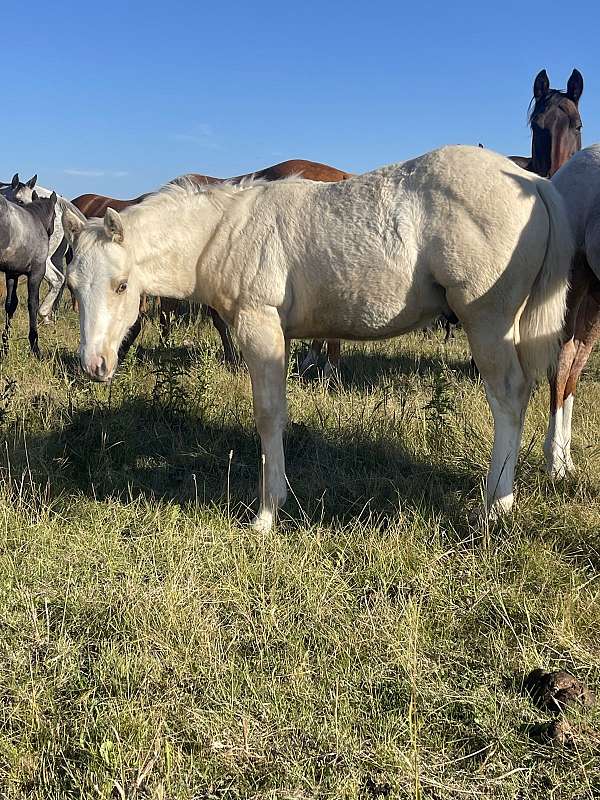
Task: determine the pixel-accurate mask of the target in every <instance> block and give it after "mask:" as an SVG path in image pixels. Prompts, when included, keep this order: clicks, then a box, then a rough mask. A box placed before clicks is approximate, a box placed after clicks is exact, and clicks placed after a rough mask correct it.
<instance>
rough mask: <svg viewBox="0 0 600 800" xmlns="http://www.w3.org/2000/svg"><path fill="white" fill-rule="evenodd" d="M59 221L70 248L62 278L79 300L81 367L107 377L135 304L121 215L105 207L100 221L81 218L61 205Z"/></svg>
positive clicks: (137, 298) (97, 377)
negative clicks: (66, 271)
mask: <svg viewBox="0 0 600 800" xmlns="http://www.w3.org/2000/svg"><path fill="white" fill-rule="evenodd" d="M62 222H63V229H64V231H65V235H66V237H67V239H68V241H69V242H70V244H71V246H72V248H73V260H72V262H71V264H70V265H69V268H68V273H67V282H68V284H69V287H70V288H71V290H72V291H73V293H74V294H75V297H76V298H77V301H78V303H79V330H80V343H79V359H80V361H81V366H82V367H83V369H84V370H85V372H87V374H88V375H89V376H90V377H91V378H93V379H94V380H96V381H108V380H110V378H112V376H113V375H114V373H115V370H116V368H117V364H118V352H119V346H120V345H121V342H122V341H123V338H124V337H125V334H126V333H127V331H128V330H129V329H130V328H131V326H132V325H133V323H134V322H135V321H136V319H137V316H138V311H139V305H140V294H141V292H140V287H139V286H138V285H137V283H136V280H135V278H134V276H133V275H132V266H133V259H132V256H131V253H130V252H129V251H128V249H127V243H126V236H125V229H124V226H123V220H122V218H121V216H120V215H119V213H118V212H117V211H114V210H113V209H112V208H109V209H107V211H106V214H105V215H104V219H103V220H95V219H93V220H89V221H87V222H84V221H83V220H81V219H80V218H79V217H78V216H76V215H75V214H74V213H73V212H72V211H71V210H70V209H69V208H66V209H65V211H64V213H63V218H62Z"/></svg>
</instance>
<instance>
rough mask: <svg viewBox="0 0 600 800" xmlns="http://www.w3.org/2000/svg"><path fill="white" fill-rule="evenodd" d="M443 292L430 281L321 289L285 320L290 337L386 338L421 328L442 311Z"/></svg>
mask: <svg viewBox="0 0 600 800" xmlns="http://www.w3.org/2000/svg"><path fill="white" fill-rule="evenodd" d="M445 308H446V301H445V295H444V293H443V291H442V290H441V288H440V287H437V286H435V285H433V284H431V283H429V285H427V284H426V283H422V284H418V283H417V282H415V281H413V282H411V283H410V284H409V285H406V284H405V283H404V282H402V281H398V282H396V281H390V283H389V285H387V286H385V287H382V286H381V285H373V284H371V285H370V286H369V285H368V284H367V285H366V286H365V287H364V290H358V291H349V290H348V289H340V290H339V291H337V292H335V291H331V290H329V289H328V287H322V291H321V292H320V293H319V294H318V295H316V296H314V297H313V302H312V304H311V303H310V301H308V302H307V303H306V304H302V307H301V308H299V307H296V308H294V309H293V312H292V314H290V317H289V319H288V320H287V325H286V332H287V334H288V336H290V338H305V337H308V336H317V337H319V338H339V339H357V340H360V339H385V338H387V337H390V336H398V335H399V334H401V333H406V332H408V331H410V330H413V329H415V328H419V327H422V326H423V324H426V323H427V322H428V321H429V320H431V319H432V318H434V317H435V316H437V315H438V314H439V313H440V312H442V311H443V310H445Z"/></svg>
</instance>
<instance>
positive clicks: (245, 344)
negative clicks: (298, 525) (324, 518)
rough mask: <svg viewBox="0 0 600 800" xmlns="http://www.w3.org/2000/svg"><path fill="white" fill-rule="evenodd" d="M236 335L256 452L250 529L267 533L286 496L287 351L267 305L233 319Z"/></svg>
mask: <svg viewBox="0 0 600 800" xmlns="http://www.w3.org/2000/svg"><path fill="white" fill-rule="evenodd" d="M236 334H237V339H238V342H239V345H240V348H241V351H242V355H243V356H244V359H245V361H246V364H247V366H248V371H249V372H250V379H251V381H252V393H253V401H254V419H255V422H256V428H257V430H258V434H259V436H260V442H261V448H262V464H261V470H260V481H259V485H260V497H259V500H260V505H259V510H258V514H257V515H256V517H255V518H254V521H253V526H254V527H255V528H256V529H257V530H261V531H268V530H270V529H271V526H272V524H273V519H274V517H275V515H276V513H277V509H278V508H279V506H281V505H283V503H285V500H286V497H287V483H286V477H285V457H284V453H283V430H284V428H285V425H286V422H287V404H286V396H285V380H286V373H287V354H288V353H289V348H288V347H287V344H286V341H285V338H284V335H283V330H282V326H281V321H280V319H279V314H278V313H277V310H276V309H275V308H273V307H265V308H259V309H248V310H241V311H240V312H239V313H238V314H237V316H236Z"/></svg>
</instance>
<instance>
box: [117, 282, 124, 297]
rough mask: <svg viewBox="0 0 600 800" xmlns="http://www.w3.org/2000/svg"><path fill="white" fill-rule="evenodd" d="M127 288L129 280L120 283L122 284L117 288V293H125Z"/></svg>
mask: <svg viewBox="0 0 600 800" xmlns="http://www.w3.org/2000/svg"><path fill="white" fill-rule="evenodd" d="M125 289H127V281H123V283H120V284H119V285H118V286H117V289H116V291H117V294H123V292H124V291H125Z"/></svg>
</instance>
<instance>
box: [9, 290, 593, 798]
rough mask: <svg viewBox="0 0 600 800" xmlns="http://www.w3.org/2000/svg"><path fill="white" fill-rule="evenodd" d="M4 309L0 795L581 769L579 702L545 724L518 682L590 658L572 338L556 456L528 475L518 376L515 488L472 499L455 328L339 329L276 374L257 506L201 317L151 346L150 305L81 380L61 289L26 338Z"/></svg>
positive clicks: (588, 453) (349, 782) (589, 442)
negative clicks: (269, 486) (572, 409)
mask: <svg viewBox="0 0 600 800" xmlns="http://www.w3.org/2000/svg"><path fill="white" fill-rule="evenodd" d="M25 316H26V315H25V314H24V313H23V307H22V306H21V307H20V309H19V311H18V312H17V317H18V324H17V328H16V330H15V332H14V335H13V338H12V341H11V348H10V354H9V356H8V358H7V359H5V361H4V362H3V364H2V366H1V368H0V425H1V427H2V438H3V447H2V455H1V457H0V466H1V469H2V476H1V483H0V517H1V520H2V525H1V532H0V624H1V626H2V636H1V639H0V691H1V692H2V703H1V705H0V796H1V797H2V798H10V799H11V800H12V798H32V800H38V799H39V800H55V799H56V800H58V799H59V798H163V800H180V799H181V800H184V799H185V800H191V799H192V798H194V799H195V800H212V799H213V798H214V799H217V798H219V799H220V798H223V800H226V799H229V798H231V799H232V800H233V798H281V800H284V798H289V799H290V800H304V799H306V800H308V798H386V797H389V798H428V800H446V799H449V798H452V799H454V798H511V799H512V800H529V798H532V800H533V799H534V798H536V799H537V798H540V800H559V799H560V800H563V798H564V799H566V798H569V799H571V798H572V799H573V800H575V799H581V800H583V798H597V797H600V727H599V722H600V710H598V708H595V709H590V710H586V711H577V710H575V711H573V712H572V713H571V715H570V719H571V722H572V724H573V727H574V730H575V739H574V744H573V746H571V747H564V748H557V747H553V746H551V745H549V744H544V743H543V741H540V737H539V736H538V735H537V731H538V728H537V727H536V726H539V725H541V724H543V723H545V722H547V721H549V720H550V717H549V716H548V715H547V714H544V713H543V712H541V711H539V710H538V709H537V708H536V707H535V706H534V704H533V703H532V701H531V699H530V698H529V697H528V696H526V695H525V694H524V692H523V688H522V680H523V675H524V674H525V673H527V672H528V671H529V670H531V669H532V668H534V667H538V666H540V667H544V668H548V669H558V668H565V669H568V670H569V671H571V672H573V673H574V674H575V675H577V676H578V677H579V678H580V679H582V680H583V681H584V682H585V683H586V684H587V685H588V686H592V687H598V686H599V685H600V634H599V630H600V604H599V597H600V574H599V568H600V493H599V489H600V436H599V431H600V358H599V357H598V355H596V356H595V359H594V360H593V362H592V364H591V365H590V368H589V369H588V370H587V373H586V375H585V376H584V379H583V381H582V383H581V389H580V398H579V400H578V403H577V407H576V414H575V446H574V454H575V458H576V462H577V465H578V467H579V472H578V474H577V476H576V478H575V479H569V480H568V481H566V482H565V483H563V484H557V485H553V484H552V483H551V482H550V481H549V480H548V479H547V478H546V477H545V475H544V472H543V460H542V440H543V435H544V430H545V424H546V407H547V389H546V387H545V386H541V387H540V388H539V389H538V390H537V392H536V394H535V397H534V399H533V401H532V404H531V406H530V410H529V413H528V417H527V422H526V427H525V435H524V446H523V453H522V458H521V461H520V465H519V470H518V495H517V497H518V510H517V511H516V513H515V514H514V516H512V517H511V518H510V519H507V520H504V521H503V522H502V523H501V524H498V525H496V526H494V527H491V528H489V529H483V528H478V527H473V526H471V525H470V524H469V521H468V520H469V519H470V518H471V516H470V512H471V511H472V510H473V509H474V508H475V507H476V506H477V505H478V503H479V502H480V499H481V491H482V482H483V477H484V473H485V468H486V466H487V463H488V458H489V452H490V448H491V417H490V414H489V411H488V408H487V404H486V402H485V398H484V394H483V389H482V386H481V384H480V383H479V382H478V381H477V380H476V379H474V378H473V377H472V376H471V375H470V374H469V371H468V368H467V365H468V349H467V346H466V341H465V339H464V337H463V336H462V335H458V336H457V339H456V340H455V341H454V342H451V343H450V344H449V345H448V346H444V345H443V343H442V341H441V336H438V337H433V338H430V339H425V338H424V337H423V336H422V335H421V334H414V335H412V336H408V337H405V338H404V339H401V340H395V341H393V342H389V343H383V344H378V345H373V346H371V345H364V346H363V345H348V346H347V347H346V348H345V351H344V362H343V372H342V379H341V381H340V382H339V383H337V384H334V385H329V386H327V385H326V384H325V383H323V382H321V381H313V382H300V381H299V380H298V379H297V378H295V377H293V376H291V377H290V380H289V399H290V420H291V422H290V425H289V429H288V433H287V439H286V446H287V458H288V477H289V480H290V483H291V486H292V489H293V496H292V497H291V498H290V500H289V501H288V504H287V506H286V509H285V513H284V514H283V515H282V518H281V520H280V523H279V525H278V526H277V528H276V529H275V530H274V531H273V532H272V533H270V534H267V535H265V534H258V533H256V532H254V531H252V530H250V529H249V528H248V527H247V526H246V524H245V523H246V521H247V519H248V516H249V511H248V506H249V505H250V504H251V503H252V502H253V497H254V491H255V484H256V473H257V465H258V452H259V451H258V443H257V439H256V437H255V433H254V428H253V422H252V415H251V405H250V389H249V380H248V377H247V374H246V373H245V372H244V371H240V372H239V373H238V374H231V373H230V372H228V371H227V370H226V369H225V368H224V367H223V366H222V365H221V363H220V359H219V349H218V347H217V340H216V338H215V335H214V334H213V331H212V330H211V328H210V327H209V325H208V323H203V322H201V321H198V320H194V321H192V322H190V323H189V324H187V323H183V324H182V325H180V326H179V327H178V328H177V329H176V331H175V333H174V336H173V341H172V344H171V345H170V346H169V347H164V346H159V342H158V336H157V332H156V327H155V326H154V325H148V326H147V328H146V330H145V332H144V334H143V337H142V342H141V347H140V350H139V351H138V352H137V354H135V353H132V354H130V356H129V357H128V359H127V361H126V363H125V364H124V365H123V368H122V369H121V371H120V372H119V375H118V377H117V379H116V380H115V381H114V383H113V385H112V386H111V387H109V388H107V387H103V386H98V385H94V384H92V383H91V382H89V381H87V380H85V379H84V378H83V377H82V376H81V375H80V373H79V371H78V367H77V359H76V356H75V352H76V347H77V343H78V329H77V322H76V319H75V316H74V315H73V314H71V313H66V312H65V313H63V314H62V316H61V319H60V320H59V322H58V323H57V325H56V326H55V327H51V328H44V329H42V330H41V337H40V338H41V344H42V347H43V348H44V351H45V359H44V361H43V362H42V363H41V364H39V363H37V362H36V361H35V360H34V359H33V358H32V357H31V356H30V355H29V354H28V351H27V340H26V328H25ZM189 345H192V346H189ZM300 347H301V345H298V348H300Z"/></svg>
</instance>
